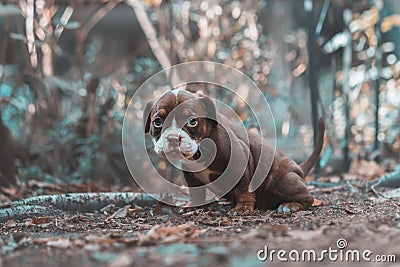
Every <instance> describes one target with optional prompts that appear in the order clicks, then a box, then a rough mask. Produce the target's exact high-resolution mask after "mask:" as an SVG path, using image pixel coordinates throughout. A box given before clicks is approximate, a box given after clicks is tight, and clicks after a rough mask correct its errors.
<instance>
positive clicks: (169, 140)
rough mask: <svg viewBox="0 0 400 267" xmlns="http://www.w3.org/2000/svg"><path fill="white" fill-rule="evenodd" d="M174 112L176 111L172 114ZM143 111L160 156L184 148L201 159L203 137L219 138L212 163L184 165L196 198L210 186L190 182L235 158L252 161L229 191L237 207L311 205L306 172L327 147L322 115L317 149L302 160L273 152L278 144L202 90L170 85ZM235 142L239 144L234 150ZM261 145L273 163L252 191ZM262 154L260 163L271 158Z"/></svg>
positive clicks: (206, 179)
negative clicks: (219, 108)
mask: <svg viewBox="0 0 400 267" xmlns="http://www.w3.org/2000/svg"><path fill="white" fill-rule="evenodd" d="M177 106H179V107H178V108H177V109H175V108H176V107H177ZM174 109H175V110H174ZM173 110H174V111H173ZM171 112H172V113H171ZM170 113H171V115H172V116H169V117H168V118H167V116H168V115H169V114H170ZM144 114H145V117H144V131H145V132H146V133H148V132H149V133H150V134H151V136H152V140H153V144H154V151H155V152H156V153H157V154H159V155H160V156H163V157H165V156H171V155H172V156H173V155H177V154H179V155H181V156H183V157H184V158H185V159H188V160H199V159H200V158H201V152H200V151H201V142H202V140H204V139H206V138H210V139H211V140H213V141H214V143H215V146H216V155H215V158H214V160H213V161H212V162H211V164H209V165H208V167H207V168H205V169H203V170H199V171H194V172H190V171H184V177H185V180H186V182H187V183H188V185H189V194H190V198H191V203H193V204H196V203H201V202H202V201H203V200H204V198H205V189H204V190H200V191H199V190H191V188H193V187H198V186H202V185H207V184H209V183H210V182H213V181H215V180H216V179H217V178H218V177H219V176H220V175H221V174H222V173H224V171H225V170H226V168H227V166H228V163H229V160H230V159H231V158H232V159H233V161H234V162H233V164H236V163H237V164H238V166H239V165H240V163H241V162H243V160H245V161H247V167H245V170H244V173H243V174H242V175H241V179H240V180H239V182H238V183H237V184H236V185H235V187H234V188H233V189H232V190H231V191H230V192H229V193H227V194H226V195H225V197H226V198H227V199H228V200H230V201H232V203H233V204H234V205H235V208H234V209H235V210H239V211H245V210H250V211H252V210H254V207H257V208H262V209H276V208H277V212H279V213H289V212H294V211H299V210H302V209H306V208H308V207H310V206H311V205H312V203H313V197H311V195H310V194H309V192H308V191H307V188H306V184H305V181H304V178H305V176H306V175H307V173H308V172H309V171H310V170H311V168H312V167H313V165H314V164H315V163H316V162H317V160H318V157H319V154H320V152H321V150H322V146H323V137H324V131H325V127H324V123H323V120H322V119H320V120H319V124H318V139H317V144H316V146H315V148H314V151H313V152H312V154H311V156H310V157H309V158H308V159H307V160H305V161H304V162H303V163H302V164H300V165H298V164H296V163H295V162H294V161H293V160H292V159H290V158H288V157H286V156H285V155H283V154H282V153H281V152H279V151H276V152H275V153H274V148H273V147H272V146H271V145H270V144H269V143H268V142H267V141H266V140H265V139H262V137H260V136H259V135H258V134H257V133H254V132H252V131H247V130H244V128H241V127H238V125H237V124H235V123H233V122H231V121H230V120H229V119H228V118H227V117H225V116H224V115H222V114H219V113H217V112H216V109H215V106H214V103H213V101H212V100H211V99H210V98H208V97H206V96H203V95H199V94H193V93H190V92H188V91H185V90H178V89H175V90H171V91H168V92H166V93H165V94H163V95H162V96H161V97H160V98H158V99H157V100H155V101H154V102H153V101H151V102H149V103H147V105H146V107H145V110H144ZM146 114H147V115H148V116H146ZM232 148H235V149H234V151H232ZM261 149H266V151H267V152H268V153H267V154H268V155H270V158H269V160H270V161H272V165H271V168H270V170H269V173H268V175H267V176H266V177H265V179H264V181H263V183H262V184H261V186H260V187H259V188H258V189H257V190H256V191H255V192H250V190H249V185H250V181H251V179H252V177H253V175H254V172H255V169H256V167H257V165H258V163H259V160H260V154H261ZM203 151H204V150H203ZM263 160H264V159H261V160H260V164H263V162H266V161H263ZM234 166H235V165H234ZM210 189H211V190H212V191H213V192H215V193H217V192H218V190H219V188H215V187H214V188H210ZM189 205H190V204H189Z"/></svg>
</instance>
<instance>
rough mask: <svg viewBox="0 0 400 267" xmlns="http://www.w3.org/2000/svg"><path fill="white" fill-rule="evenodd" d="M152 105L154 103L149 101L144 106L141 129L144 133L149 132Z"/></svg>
mask: <svg viewBox="0 0 400 267" xmlns="http://www.w3.org/2000/svg"><path fill="white" fill-rule="evenodd" d="M153 105H154V101H152V100H150V101H149V102H147V103H146V106H145V107H144V110H143V129H144V132H145V133H148V132H149V131H150V121H151V120H150V115H151V108H152V107H153Z"/></svg>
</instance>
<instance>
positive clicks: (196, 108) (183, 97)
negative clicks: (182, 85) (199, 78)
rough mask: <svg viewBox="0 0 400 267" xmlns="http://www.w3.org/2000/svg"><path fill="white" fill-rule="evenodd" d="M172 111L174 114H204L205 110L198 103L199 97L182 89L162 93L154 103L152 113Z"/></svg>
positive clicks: (161, 114) (159, 113) (160, 114)
mask: <svg viewBox="0 0 400 267" xmlns="http://www.w3.org/2000/svg"><path fill="white" fill-rule="evenodd" d="M172 111H173V113H174V115H179V116H181V115H183V116H185V117H186V116H190V115H205V113H206V110H205V108H204V106H203V105H202V104H201V103H200V101H199V97H198V96H197V95H195V94H193V93H190V92H188V91H184V90H172V91H168V92H167V93H165V94H164V95H162V96H161V97H160V98H159V99H158V100H157V101H156V103H155V105H154V107H153V111H152V114H153V116H154V115H157V116H167V115H168V114H169V113H171V112H172Z"/></svg>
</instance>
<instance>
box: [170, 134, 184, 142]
mask: <svg viewBox="0 0 400 267" xmlns="http://www.w3.org/2000/svg"><path fill="white" fill-rule="evenodd" d="M167 141H168V142H169V143H170V144H179V142H180V141H181V137H180V136H179V134H170V135H168V137H167Z"/></svg>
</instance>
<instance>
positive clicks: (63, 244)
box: [47, 238, 71, 248]
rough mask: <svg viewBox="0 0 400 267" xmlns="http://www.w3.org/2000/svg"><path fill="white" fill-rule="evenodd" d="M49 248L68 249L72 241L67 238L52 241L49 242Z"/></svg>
mask: <svg viewBox="0 0 400 267" xmlns="http://www.w3.org/2000/svg"><path fill="white" fill-rule="evenodd" d="M47 246H49V247H53V248H68V247H70V246H71V241H70V240H69V239H67V238H60V239H57V240H50V241H48V242H47Z"/></svg>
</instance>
